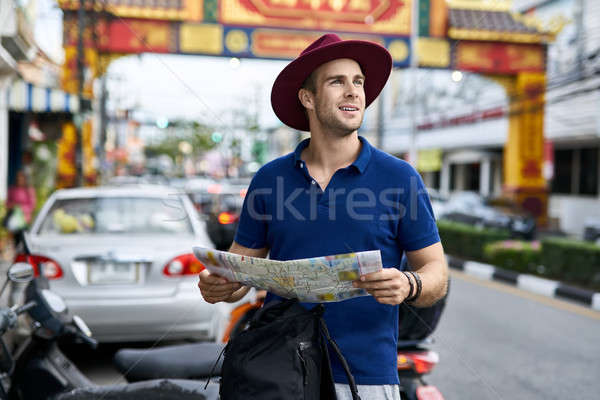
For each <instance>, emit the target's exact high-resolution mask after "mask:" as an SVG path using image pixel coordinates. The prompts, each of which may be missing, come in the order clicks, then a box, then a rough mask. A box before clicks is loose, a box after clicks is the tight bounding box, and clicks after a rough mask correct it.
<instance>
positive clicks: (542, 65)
mask: <svg viewBox="0 0 600 400" xmlns="http://www.w3.org/2000/svg"><path fill="white" fill-rule="evenodd" d="M456 45H457V46H456V55H455V63H456V69H462V70H466V71H475V72H484V73H490V74H516V73H518V72H545V71H546V49H545V47H544V46H542V45H536V44H517V43H494V42H468V41H460V42H457V44H456Z"/></svg>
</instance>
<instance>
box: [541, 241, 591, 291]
mask: <svg viewBox="0 0 600 400" xmlns="http://www.w3.org/2000/svg"><path fill="white" fill-rule="evenodd" d="M541 264H542V265H543V266H544V268H545V274H546V275H547V276H549V277H551V278H554V279H560V280H562V281H566V282H571V283H575V284H579V285H583V286H588V287H600V246H597V245H595V244H593V243H589V242H583V241H579V240H572V239H565V238H546V239H544V240H542V256H541Z"/></svg>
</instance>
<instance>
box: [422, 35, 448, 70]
mask: <svg viewBox="0 0 600 400" xmlns="http://www.w3.org/2000/svg"><path fill="white" fill-rule="evenodd" d="M417 57H418V60H419V65H420V66H422V67H433V68H448V67H449V66H450V43H449V42H448V41H447V40H446V39H436V38H427V37H420V38H419V40H418V41H417Z"/></svg>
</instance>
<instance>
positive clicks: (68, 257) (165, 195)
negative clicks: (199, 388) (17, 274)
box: [18, 185, 229, 342]
mask: <svg viewBox="0 0 600 400" xmlns="http://www.w3.org/2000/svg"><path fill="white" fill-rule="evenodd" d="M28 243H29V245H30V250H31V252H32V253H33V254H34V256H33V260H34V263H35V264H36V265H35V266H36V267H37V268H38V269H39V268H40V267H41V268H42V273H43V274H44V275H46V276H47V277H48V278H49V283H50V288H51V289H52V290H53V291H56V292H57V293H58V294H60V295H61V296H62V297H64V299H65V301H66V303H67V305H68V307H69V309H70V311H71V312H72V313H73V314H77V315H79V316H81V317H82V318H83V319H84V320H85V321H86V322H87V323H88V325H89V326H90V328H91V330H92V332H93V334H94V336H95V337H96V338H97V339H98V340H99V341H100V342H124V341H146V340H158V339H181V338H190V339H214V338H218V335H219V334H220V332H221V331H222V330H223V327H224V325H225V324H226V322H227V316H228V312H229V308H228V307H229V305H226V304H225V305H223V304H220V305H212V304H208V303H206V302H205V301H204V300H203V298H202V296H201V295H200V292H199V290H198V287H197V283H198V277H197V275H198V273H199V272H200V271H201V269H202V268H203V266H202V264H201V263H200V262H199V261H198V260H197V259H196V258H195V257H194V256H193V254H192V247H193V246H207V247H212V243H211V241H210V239H209V238H208V236H207V234H206V229H205V226H204V222H203V221H202V220H201V219H200V218H199V217H198V214H197V212H196V210H195V208H194V207H193V205H192V203H191V202H190V200H189V199H188V197H187V196H186V195H184V194H182V193H180V192H178V191H176V190H174V189H172V188H169V187H163V186H140V185H137V186H120V187H98V188H85V189H84V188H82V189H64V190H58V191H56V192H55V193H54V194H52V196H51V197H50V198H49V199H48V201H47V202H46V203H45V205H44V206H43V208H42V210H41V211H40V213H39V215H38V216H37V218H36V219H35V221H34V223H33V225H32V228H31V231H30V233H29V234H28ZM18 257H22V256H18Z"/></svg>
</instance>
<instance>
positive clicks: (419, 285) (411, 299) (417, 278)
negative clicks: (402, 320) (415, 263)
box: [407, 271, 423, 302]
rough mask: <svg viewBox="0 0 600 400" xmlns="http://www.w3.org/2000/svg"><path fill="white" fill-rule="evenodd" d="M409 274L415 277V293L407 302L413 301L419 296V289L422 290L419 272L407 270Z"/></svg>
mask: <svg viewBox="0 0 600 400" xmlns="http://www.w3.org/2000/svg"><path fill="white" fill-rule="evenodd" d="M409 272H410V274H411V275H412V276H414V277H415V282H416V283H417V293H415V295H414V296H413V297H411V298H410V299H409V300H407V301H409V302H413V301H415V300H417V299H418V298H419V296H420V295H421V291H422V290H423V282H421V277H419V274H417V273H416V272H413V271H409Z"/></svg>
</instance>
